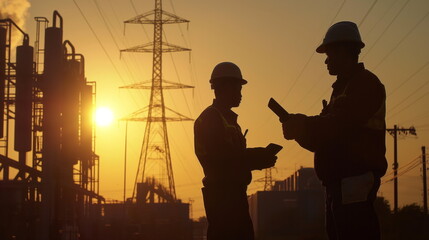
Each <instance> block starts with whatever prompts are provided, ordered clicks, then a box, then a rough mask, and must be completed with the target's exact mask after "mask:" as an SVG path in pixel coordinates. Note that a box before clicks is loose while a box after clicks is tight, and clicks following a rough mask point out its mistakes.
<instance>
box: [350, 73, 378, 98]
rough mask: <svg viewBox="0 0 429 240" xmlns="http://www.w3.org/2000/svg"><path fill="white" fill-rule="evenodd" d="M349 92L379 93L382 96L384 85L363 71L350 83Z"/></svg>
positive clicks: (372, 75)
mask: <svg viewBox="0 0 429 240" xmlns="http://www.w3.org/2000/svg"><path fill="white" fill-rule="evenodd" d="M348 89H349V90H350V91H353V92H356V91H357V92H368V91H370V92H373V91H375V92H377V93H378V92H379V93H380V94H382V93H383V92H384V91H385V90H384V85H383V83H382V82H381V81H380V79H379V78H378V77H377V75H375V74H374V73H372V72H371V71H369V70H367V69H363V70H362V71H360V72H359V73H358V75H357V76H356V78H355V81H352V82H351V84H350V86H349V87H348Z"/></svg>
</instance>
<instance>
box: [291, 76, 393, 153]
mask: <svg viewBox="0 0 429 240" xmlns="http://www.w3.org/2000/svg"><path fill="white" fill-rule="evenodd" d="M384 99H385V93H384V87H383V86H382V85H381V84H380V83H379V82H377V81H375V80H371V79H369V80H368V79H364V80H362V81H360V82H359V81H354V82H353V83H351V85H350V86H349V87H348V90H347V92H346V95H345V96H344V97H341V98H339V99H337V100H336V102H335V105H333V106H332V105H331V106H328V107H329V108H330V109H331V110H330V111H329V112H328V113H326V114H321V115H317V116H310V117H308V116H305V115H301V114H295V115H292V116H291V117H290V121H289V122H286V123H285V124H283V129H284V133H285V137H286V138H287V139H295V140H296V141H297V142H298V143H299V144H300V145H301V146H303V147H305V148H307V149H308V150H310V151H315V150H317V149H318V148H323V146H324V145H325V144H329V143H330V142H332V141H335V140H338V139H342V138H344V137H348V136H350V137H352V136H353V134H355V133H356V132H358V131H361V130H362V128H363V127H364V125H365V124H366V123H367V122H368V120H369V119H370V118H371V117H372V116H373V115H374V114H375V112H377V111H378V109H379V108H380V107H381V106H382V104H384V103H383V101H384ZM288 132H290V134H289V136H288Z"/></svg>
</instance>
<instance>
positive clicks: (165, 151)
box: [121, 0, 193, 201]
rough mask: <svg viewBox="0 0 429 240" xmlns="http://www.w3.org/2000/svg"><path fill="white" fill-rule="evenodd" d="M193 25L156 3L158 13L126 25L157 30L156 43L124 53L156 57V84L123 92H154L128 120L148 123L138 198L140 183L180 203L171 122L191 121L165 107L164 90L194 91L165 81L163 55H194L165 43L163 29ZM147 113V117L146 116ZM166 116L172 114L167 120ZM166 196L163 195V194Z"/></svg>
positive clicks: (138, 175)
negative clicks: (179, 25) (169, 26)
mask: <svg viewBox="0 0 429 240" xmlns="http://www.w3.org/2000/svg"><path fill="white" fill-rule="evenodd" d="M188 22H189V21H188V20H186V19H183V18H180V17H178V16H176V15H175V14H172V13H168V12H166V11H164V10H162V0H155V10H152V11H150V12H147V13H143V14H140V15H138V16H136V17H134V18H131V19H129V20H127V21H125V23H133V24H152V25H153V26H154V31H153V42H150V43H147V44H143V45H139V46H135V47H132V48H128V49H124V50H121V52H140V53H153V66H152V80H151V81H148V82H141V83H137V84H132V85H128V86H124V87H121V88H131V89H148V90H150V100H149V105H148V106H147V107H145V108H143V109H140V110H138V111H136V112H134V113H132V114H131V115H130V116H129V117H127V118H126V119H125V120H127V121H146V122H147V124H146V129H145V133H144V138H143V144H142V148H141V153H140V159H139V167H138V170H137V175H136V181H135V185H134V190H133V196H132V197H133V198H135V196H136V188H137V183H147V184H150V185H151V186H157V189H156V191H157V194H158V196H160V195H163V196H161V198H163V199H164V200H165V201H174V200H176V190H175V185H174V176H173V169H172V164H171V155H170V146H169V141H168V134H167V124H166V123H167V122H168V121H190V120H192V119H191V118H188V117H186V116H184V115H182V114H180V113H178V112H176V111H174V110H172V109H170V108H168V107H166V106H165V103H164V94H163V90H166V89H181V88H193V86H188V85H184V84H180V83H174V82H169V81H165V80H163V79H162V55H163V53H167V52H180V51H190V49H188V48H183V47H180V46H177V45H173V44H170V43H167V42H164V41H163V25H164V24H172V23H188ZM146 112H147V117H144V116H142V115H143V114H144V113H146ZM166 112H168V113H169V114H171V116H170V115H169V116H167V114H166ZM159 192H162V194H159Z"/></svg>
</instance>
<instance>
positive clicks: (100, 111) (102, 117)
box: [95, 107, 113, 126]
mask: <svg viewBox="0 0 429 240" xmlns="http://www.w3.org/2000/svg"><path fill="white" fill-rule="evenodd" d="M95 122H96V123H97V126H108V125H110V124H111V123H112V122H113V112H112V110H111V109H110V108H108V107H99V108H97V110H96V112H95Z"/></svg>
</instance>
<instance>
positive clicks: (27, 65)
mask: <svg viewBox="0 0 429 240" xmlns="http://www.w3.org/2000/svg"><path fill="white" fill-rule="evenodd" d="M33 81H34V78H33V47H31V46H29V45H28V43H27V44H24V45H21V46H18V47H17V48H16V85H15V87H16V105H15V150H16V151H19V152H28V151H30V150H31V123H32V118H31V117H32V100H33V91H32V90H33Z"/></svg>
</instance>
